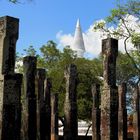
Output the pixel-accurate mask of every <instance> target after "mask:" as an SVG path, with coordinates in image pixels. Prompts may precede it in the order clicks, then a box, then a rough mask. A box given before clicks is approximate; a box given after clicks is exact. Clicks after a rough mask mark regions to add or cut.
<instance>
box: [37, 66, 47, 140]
mask: <svg viewBox="0 0 140 140" xmlns="http://www.w3.org/2000/svg"><path fill="white" fill-rule="evenodd" d="M45 78H46V71H45V69H41V68H40V69H37V87H38V88H37V93H38V95H37V96H38V100H37V101H38V104H37V106H38V118H37V120H38V125H37V126H38V137H39V138H40V140H45V137H46V133H45V127H44V125H45V123H44V122H43V121H44V119H42V117H43V115H44V114H45V100H44V97H45V96H44V82H45Z"/></svg>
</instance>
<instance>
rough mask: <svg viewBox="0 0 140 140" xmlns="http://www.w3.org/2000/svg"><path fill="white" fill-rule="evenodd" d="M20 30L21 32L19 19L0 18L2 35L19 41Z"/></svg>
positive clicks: (0, 32)
mask: <svg viewBox="0 0 140 140" xmlns="http://www.w3.org/2000/svg"><path fill="white" fill-rule="evenodd" d="M18 30H19V19H18V18H14V17H10V16H4V17H0V35H1V34H2V36H4V37H5V36H14V37H15V38H16V39H18Z"/></svg>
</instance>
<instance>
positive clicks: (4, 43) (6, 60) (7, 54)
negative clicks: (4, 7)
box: [0, 16, 19, 74]
mask: <svg viewBox="0 0 140 140" xmlns="http://www.w3.org/2000/svg"><path fill="white" fill-rule="evenodd" d="M18 28H19V20H18V19H16V18H13V17H9V16H5V17H1V18H0V73H1V74H7V73H13V72H14V68H15V50H16V41H17V39H18Z"/></svg>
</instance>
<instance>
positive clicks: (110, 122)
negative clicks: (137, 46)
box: [101, 38, 118, 140]
mask: <svg viewBox="0 0 140 140" xmlns="http://www.w3.org/2000/svg"><path fill="white" fill-rule="evenodd" d="M102 54H103V70H104V72H103V77H104V83H103V93H102V95H101V140H118V93H117V87H116V58H117V55H118V41H117V40H116V39H112V38H108V39H104V40H103V41H102Z"/></svg>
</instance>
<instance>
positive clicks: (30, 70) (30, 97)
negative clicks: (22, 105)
mask: <svg viewBox="0 0 140 140" xmlns="http://www.w3.org/2000/svg"><path fill="white" fill-rule="evenodd" d="M36 63H37V59H36V57H32V56H27V57H24V59H23V67H24V86H25V87H24V90H25V94H26V107H27V140H36V134H37V126H36V125H37V124H36V123H37V120H36V95H35V75H36ZM24 123H25V122H24Z"/></svg>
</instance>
